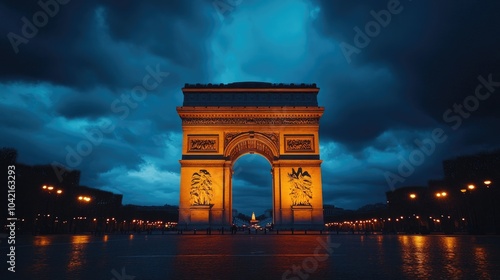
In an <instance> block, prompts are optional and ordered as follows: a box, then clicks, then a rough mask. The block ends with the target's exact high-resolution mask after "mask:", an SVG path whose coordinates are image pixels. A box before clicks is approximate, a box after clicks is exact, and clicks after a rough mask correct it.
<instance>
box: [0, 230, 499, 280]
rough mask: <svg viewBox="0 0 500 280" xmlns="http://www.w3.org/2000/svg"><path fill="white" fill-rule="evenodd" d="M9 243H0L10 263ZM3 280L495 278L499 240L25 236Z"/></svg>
mask: <svg viewBox="0 0 500 280" xmlns="http://www.w3.org/2000/svg"><path fill="white" fill-rule="evenodd" d="M8 249H9V247H8V245H7V243H6V242H2V243H0V252H1V253H2V255H3V259H4V260H5V259H6V258H7V257H6V254H8ZM15 250H16V267H15V270H16V272H15V273H12V272H9V271H7V265H5V261H4V262H3V263H4V266H3V271H2V272H1V273H0V276H1V277H0V278H1V279H90V280H98V279H106V280H109V279H114V280H122V279H123V280H124V279H127V280H132V279H136V280H139V279H295V280H297V279H416V278H417V279H418V278H419V279H464V278H466V279H495V278H497V279H498V277H500V237H499V236H436V235H429V236H418V235H414V236H411V235H409V236H406V235H326V234H323V235H319V234H308V235H304V234H302V235H297V234H296V235H291V234H280V235H276V234H274V235H273V234H267V235H263V234H261V235H259V234H249V235H248V234H237V235H230V234H225V235H218V234H213V235H201V234H197V235H193V234H190V235H187V234H184V235H178V234H165V235H161V234H153V235H144V234H142V235H137V234H136V235H117V234H116V235H104V236H91V235H74V236H72V235H47V236H30V235H20V236H18V238H17V240H16V248H15Z"/></svg>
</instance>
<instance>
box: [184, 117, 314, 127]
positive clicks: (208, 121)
mask: <svg viewBox="0 0 500 280" xmlns="http://www.w3.org/2000/svg"><path fill="white" fill-rule="evenodd" d="M317 124H319V118H318V117H316V118H183V119H182V125H268V126H269V125H317Z"/></svg>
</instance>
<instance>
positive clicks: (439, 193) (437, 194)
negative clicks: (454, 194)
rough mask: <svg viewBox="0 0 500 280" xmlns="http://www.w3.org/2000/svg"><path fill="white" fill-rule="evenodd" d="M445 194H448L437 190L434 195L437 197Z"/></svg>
mask: <svg viewBox="0 0 500 280" xmlns="http://www.w3.org/2000/svg"><path fill="white" fill-rule="evenodd" d="M447 195H448V194H447V193H446V192H437V193H436V196H437V197H445V196H447Z"/></svg>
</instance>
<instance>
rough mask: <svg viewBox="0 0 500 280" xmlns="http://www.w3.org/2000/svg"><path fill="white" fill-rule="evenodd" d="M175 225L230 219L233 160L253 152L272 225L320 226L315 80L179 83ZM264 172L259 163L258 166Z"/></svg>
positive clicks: (198, 225)
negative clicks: (264, 180) (268, 184)
mask: <svg viewBox="0 0 500 280" xmlns="http://www.w3.org/2000/svg"><path fill="white" fill-rule="evenodd" d="M182 91H183V93H184V104H183V106H182V107H178V108H177V112H178V113H179V116H180V117H181V119H182V129H183V142H182V159H181V160H180V163H181V184H180V203H179V226H180V227H183V228H203V227H221V226H226V227H228V226H230V225H231V221H232V175H233V169H232V168H233V164H234V162H235V161H236V160H237V159H238V158H239V157H241V156H242V155H244V154H247V153H258V154H260V155H262V156H264V157H265V158H266V159H267V160H268V161H269V162H270V163H271V166H272V171H271V172H272V178H273V179H272V188H273V190H272V194H273V197H272V202H273V213H272V214H273V222H274V225H275V227H276V228H296V229H298V228H310V229H313V228H321V227H322V226H323V195H322V184H321V160H320V158H319V139H318V129H319V120H320V118H321V116H322V114H323V110H324V108H323V107H319V106H318V103H317V94H318V92H319V88H317V87H316V85H314V84H313V85H304V84H302V85H293V84H292V85H283V84H270V83H256V82H244V83H232V84H221V85H211V84H208V85H199V84H198V85H186V86H185V87H184V88H183V89H182ZM262 172H267V170H262Z"/></svg>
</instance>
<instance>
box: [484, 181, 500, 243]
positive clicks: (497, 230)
mask: <svg viewBox="0 0 500 280" xmlns="http://www.w3.org/2000/svg"><path fill="white" fill-rule="evenodd" d="M483 183H484V185H485V186H486V194H487V196H488V197H489V204H490V205H489V209H490V213H491V216H492V223H493V230H494V232H495V233H496V234H500V225H498V223H497V209H498V207H495V202H494V201H493V199H494V197H496V195H495V193H496V192H497V191H498V190H497V189H493V188H490V186H491V184H492V182H491V180H489V179H487V180H484V182H483Z"/></svg>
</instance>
